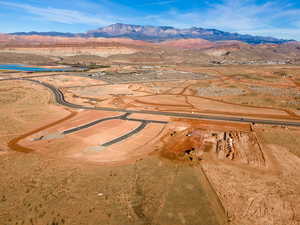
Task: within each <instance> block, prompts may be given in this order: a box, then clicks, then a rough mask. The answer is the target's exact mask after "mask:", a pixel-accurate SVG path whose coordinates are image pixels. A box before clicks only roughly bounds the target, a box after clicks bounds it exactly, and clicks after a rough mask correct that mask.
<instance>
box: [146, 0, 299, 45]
mask: <svg viewBox="0 0 300 225" xmlns="http://www.w3.org/2000/svg"><path fill="white" fill-rule="evenodd" d="M149 18H151V19H152V21H153V20H154V21H155V23H156V24H161V25H165V24H168V25H171V26H175V27H181V28H184V27H190V26H198V27H199V26H200V27H204V28H216V29H220V30H224V31H231V32H238V33H249V34H257V35H264V36H271V35H274V34H275V35H276V36H277V37H282V38H294V39H300V32H298V31H296V30H295V29H300V10H298V9H294V8H293V7H292V5H283V4H281V3H280V2H279V1H269V2H266V3H264V4H256V3H255V1H254V0H224V1H222V2H221V3H214V4H210V5H209V7H208V8H207V9H203V10H199V9H198V10H191V11H189V12H184V13H183V12H181V11H180V10H176V9H175V10H174V9H173V10H170V11H168V12H165V13H162V14H160V15H152V16H149ZM281 30H282V31H283V32H280V31H281Z"/></svg>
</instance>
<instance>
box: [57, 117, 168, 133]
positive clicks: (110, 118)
mask: <svg viewBox="0 0 300 225" xmlns="http://www.w3.org/2000/svg"><path fill="white" fill-rule="evenodd" d="M130 115H131V113H125V114H123V115H120V116H112V117H106V118H102V119H99V120H95V121H93V122H90V123H87V124H84V125H81V126H78V127H74V128H71V129H69V130H65V131H63V132H62V134H64V135H67V134H72V133H74V132H77V131H79V130H82V129H87V128H89V127H92V126H94V125H96V124H98V123H102V122H104V121H109V120H118V119H119V120H128V121H134V122H140V123H160V124H167V123H168V122H166V121H160V120H144V119H131V118H128V116H130ZM135 133H136V132H135Z"/></svg>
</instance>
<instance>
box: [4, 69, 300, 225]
mask: <svg viewBox="0 0 300 225" xmlns="http://www.w3.org/2000/svg"><path fill="white" fill-rule="evenodd" d="M170 68H171V66H170ZM170 68H162V67H160V66H155V65H153V66H151V67H149V66H147V67H146V68H145V67H144V68H142V67H141V66H140V65H134V66H133V65H132V66H129V65H122V64H119V65H118V66H113V65H112V66H111V67H110V68H103V69H101V68H100V69H96V70H95V71H94V72H93V71H89V72H82V73H64V72H57V73H1V77H0V78H21V77H24V78H30V79H33V81H36V82H33V81H28V80H24V79H23V80H0V92H1V93H0V103H1V113H0V120H1V121H0V122H1V123H0V162H1V163H0V225H2V224H3V225H11V224H12V225H15V224H18V225H19V224H24V225H42V224H51V225H63V224H70V225H77V224H91V225H99V224H101V225H102V224H111V225H120V224H122V225H123V224H124V225H125V224H153V225H154V224H155V225H168V224H169V225H175V224H178V225H179V224H182V225H198V224H200V225H201V224H203V225H210V224H211V225H218V224H220V225H225V224H230V225H231V224H232V225H241V224H242V225H261V224H266V225H283V224H290V225H298V224H300V214H299V212H300V208H299V205H300V201H299V199H300V198H299V196H300V191H299V190H300V180H299V179H297V178H298V177H300V167H299V165H300V158H299V156H300V153H299V152H300V151H299V144H300V143H299V140H300V139H299V137H300V129H299V128H298V127H291V126H284V125H283V126H275V125H265V124H255V123H246V122H245V121H243V120H233V121H220V120H213V119H212V118H213V117H210V119H209V120H208V119H206V120H205V119H195V118H194V119H191V118H189V119H188V118H183V117H180V115H181V114H180V113H187V114H188V115H191V116H193V115H197V114H205V115H207V116H216V115H217V116H219V117H220V116H224V117H225V118H228V117H229V116H230V117H232V118H256V119H260V120H274V121H281V122H286V121H294V122H299V121H300V113H299V109H298V105H299V85H298V83H297V82H298V81H297V80H298V79H300V77H299V70H300V68H299V67H297V66H289V65H285V66H261V67H259V66H255V67H254V66H193V65H191V66H189V67H187V66H181V65H178V66H172V69H170ZM124 71H126V73H125V72H124ZM128 71H131V72H130V73H128ZM176 71H178V73H177V72H176ZM297 71H298V72H297ZM2 76H3V77H2ZM47 85H48V86H47ZM49 85H50V86H49ZM51 85H52V86H51ZM46 87H48V89H47V88H46ZM51 87H52V89H51ZM49 88H50V89H49ZM50 90H51V91H52V92H53V93H55V94H56V96H54V95H53V93H51V92H50ZM63 100H66V101H67V102H69V103H73V104H77V106H76V105H75V106H74V105H72V104H69V105H68V104H65V105H64V106H63V105H60V104H58V103H61V104H62V103H63ZM57 101H58V102H57ZM86 106H89V108H85V107H86ZM94 107H107V108H104V109H103V108H94ZM130 110H134V111H130ZM143 110H148V111H146V112H145V111H143ZM151 110H152V111H151ZM156 112H158V113H159V112H164V113H170V114H156ZM172 113H177V114H175V115H174V114H172Z"/></svg>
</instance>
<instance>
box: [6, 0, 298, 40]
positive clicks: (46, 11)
mask: <svg viewBox="0 0 300 225" xmlns="http://www.w3.org/2000/svg"><path fill="white" fill-rule="evenodd" d="M52 1H56V3H57V2H58V0H44V2H48V3H49V4H51V2H52ZM176 1H178V0H161V1H158V0H155V1H152V2H151V1H147V2H146V3H145V1H144V2H143V3H144V4H143V5H140V6H145V7H146V6H147V4H148V5H149V4H150V5H151V4H152V5H158V6H160V5H164V8H165V6H169V5H171V4H172V3H174V2H176ZM37 2H38V1H37ZM210 2H212V1H210ZM71 4H72V3H71ZM207 4H208V7H205V8H202V9H191V10H189V11H187V10H186V11H182V10H181V9H178V8H174V6H175V5H176V4H173V5H172V6H173V8H170V6H169V10H167V11H165V12H160V13H157V14H147V13H146V12H143V11H137V10H135V9H133V8H130V6H125V5H121V4H118V3H115V2H114V1H111V0H98V1H97V3H95V2H91V1H89V0H76V1H75V2H74V4H73V5H72V6H74V7H73V8H74V9H75V10H71V9H62V8H64V6H65V7H67V5H66V4H64V6H61V7H62V8H55V7H48V8H44V7H37V6H36V5H34V6H33V5H29V4H21V3H9V2H7V1H4V0H0V5H2V6H6V7H9V8H15V9H22V10H23V11H25V12H26V13H27V14H31V15H34V16H35V17H37V18H39V19H43V20H45V21H54V22H59V23H65V24H87V25H90V26H91V25H95V26H106V25H108V24H112V23H116V22H122V23H131V24H144V25H163V26H166V25H167V26H174V27H178V28H188V27H191V26H197V27H204V28H215V29H220V30H224V31H230V32H238V33H244V34H253V35H263V36H275V37H279V38H293V39H298V40H300V31H298V30H300V9H297V8H295V7H294V6H293V5H292V4H284V3H283V2H280V0H269V1H268V2H265V3H263V4H258V3H257V1H256V0H222V1H221V2H220V1H219V3H207ZM52 5H53V4H52ZM54 5H55V4H54ZM78 9H80V10H78Z"/></svg>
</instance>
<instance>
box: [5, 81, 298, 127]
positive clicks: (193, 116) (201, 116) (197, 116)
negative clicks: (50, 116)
mask: <svg viewBox="0 0 300 225" xmlns="http://www.w3.org/2000/svg"><path fill="white" fill-rule="evenodd" d="M4 80H25V81H31V82H34V83H37V84H40V85H43V86H44V87H47V88H48V89H50V90H51V91H52V92H53V94H54V96H55V99H56V102H57V103H59V104H61V105H64V106H67V107H70V108H75V109H89V110H103V111H112V112H124V113H137V114H149V115H159V116H169V117H179V118H191V119H207V120H219V121H231V122H242V123H256V124H267V125H279V126H295V127H300V122H293V121H282V120H281V121H280V120H269V119H252V118H245V117H225V116H213V115H204V114H190V113H176V112H160V111H149V110H127V109H118V108H109V107H88V106H82V105H76V104H73V103H70V102H67V101H66V100H65V99H64V95H63V93H62V92H61V91H60V90H59V89H57V88H56V87H54V86H53V85H51V84H48V83H45V82H41V81H37V80H32V79H27V78H9V79H2V81H4ZM0 81H1V80H0Z"/></svg>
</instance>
